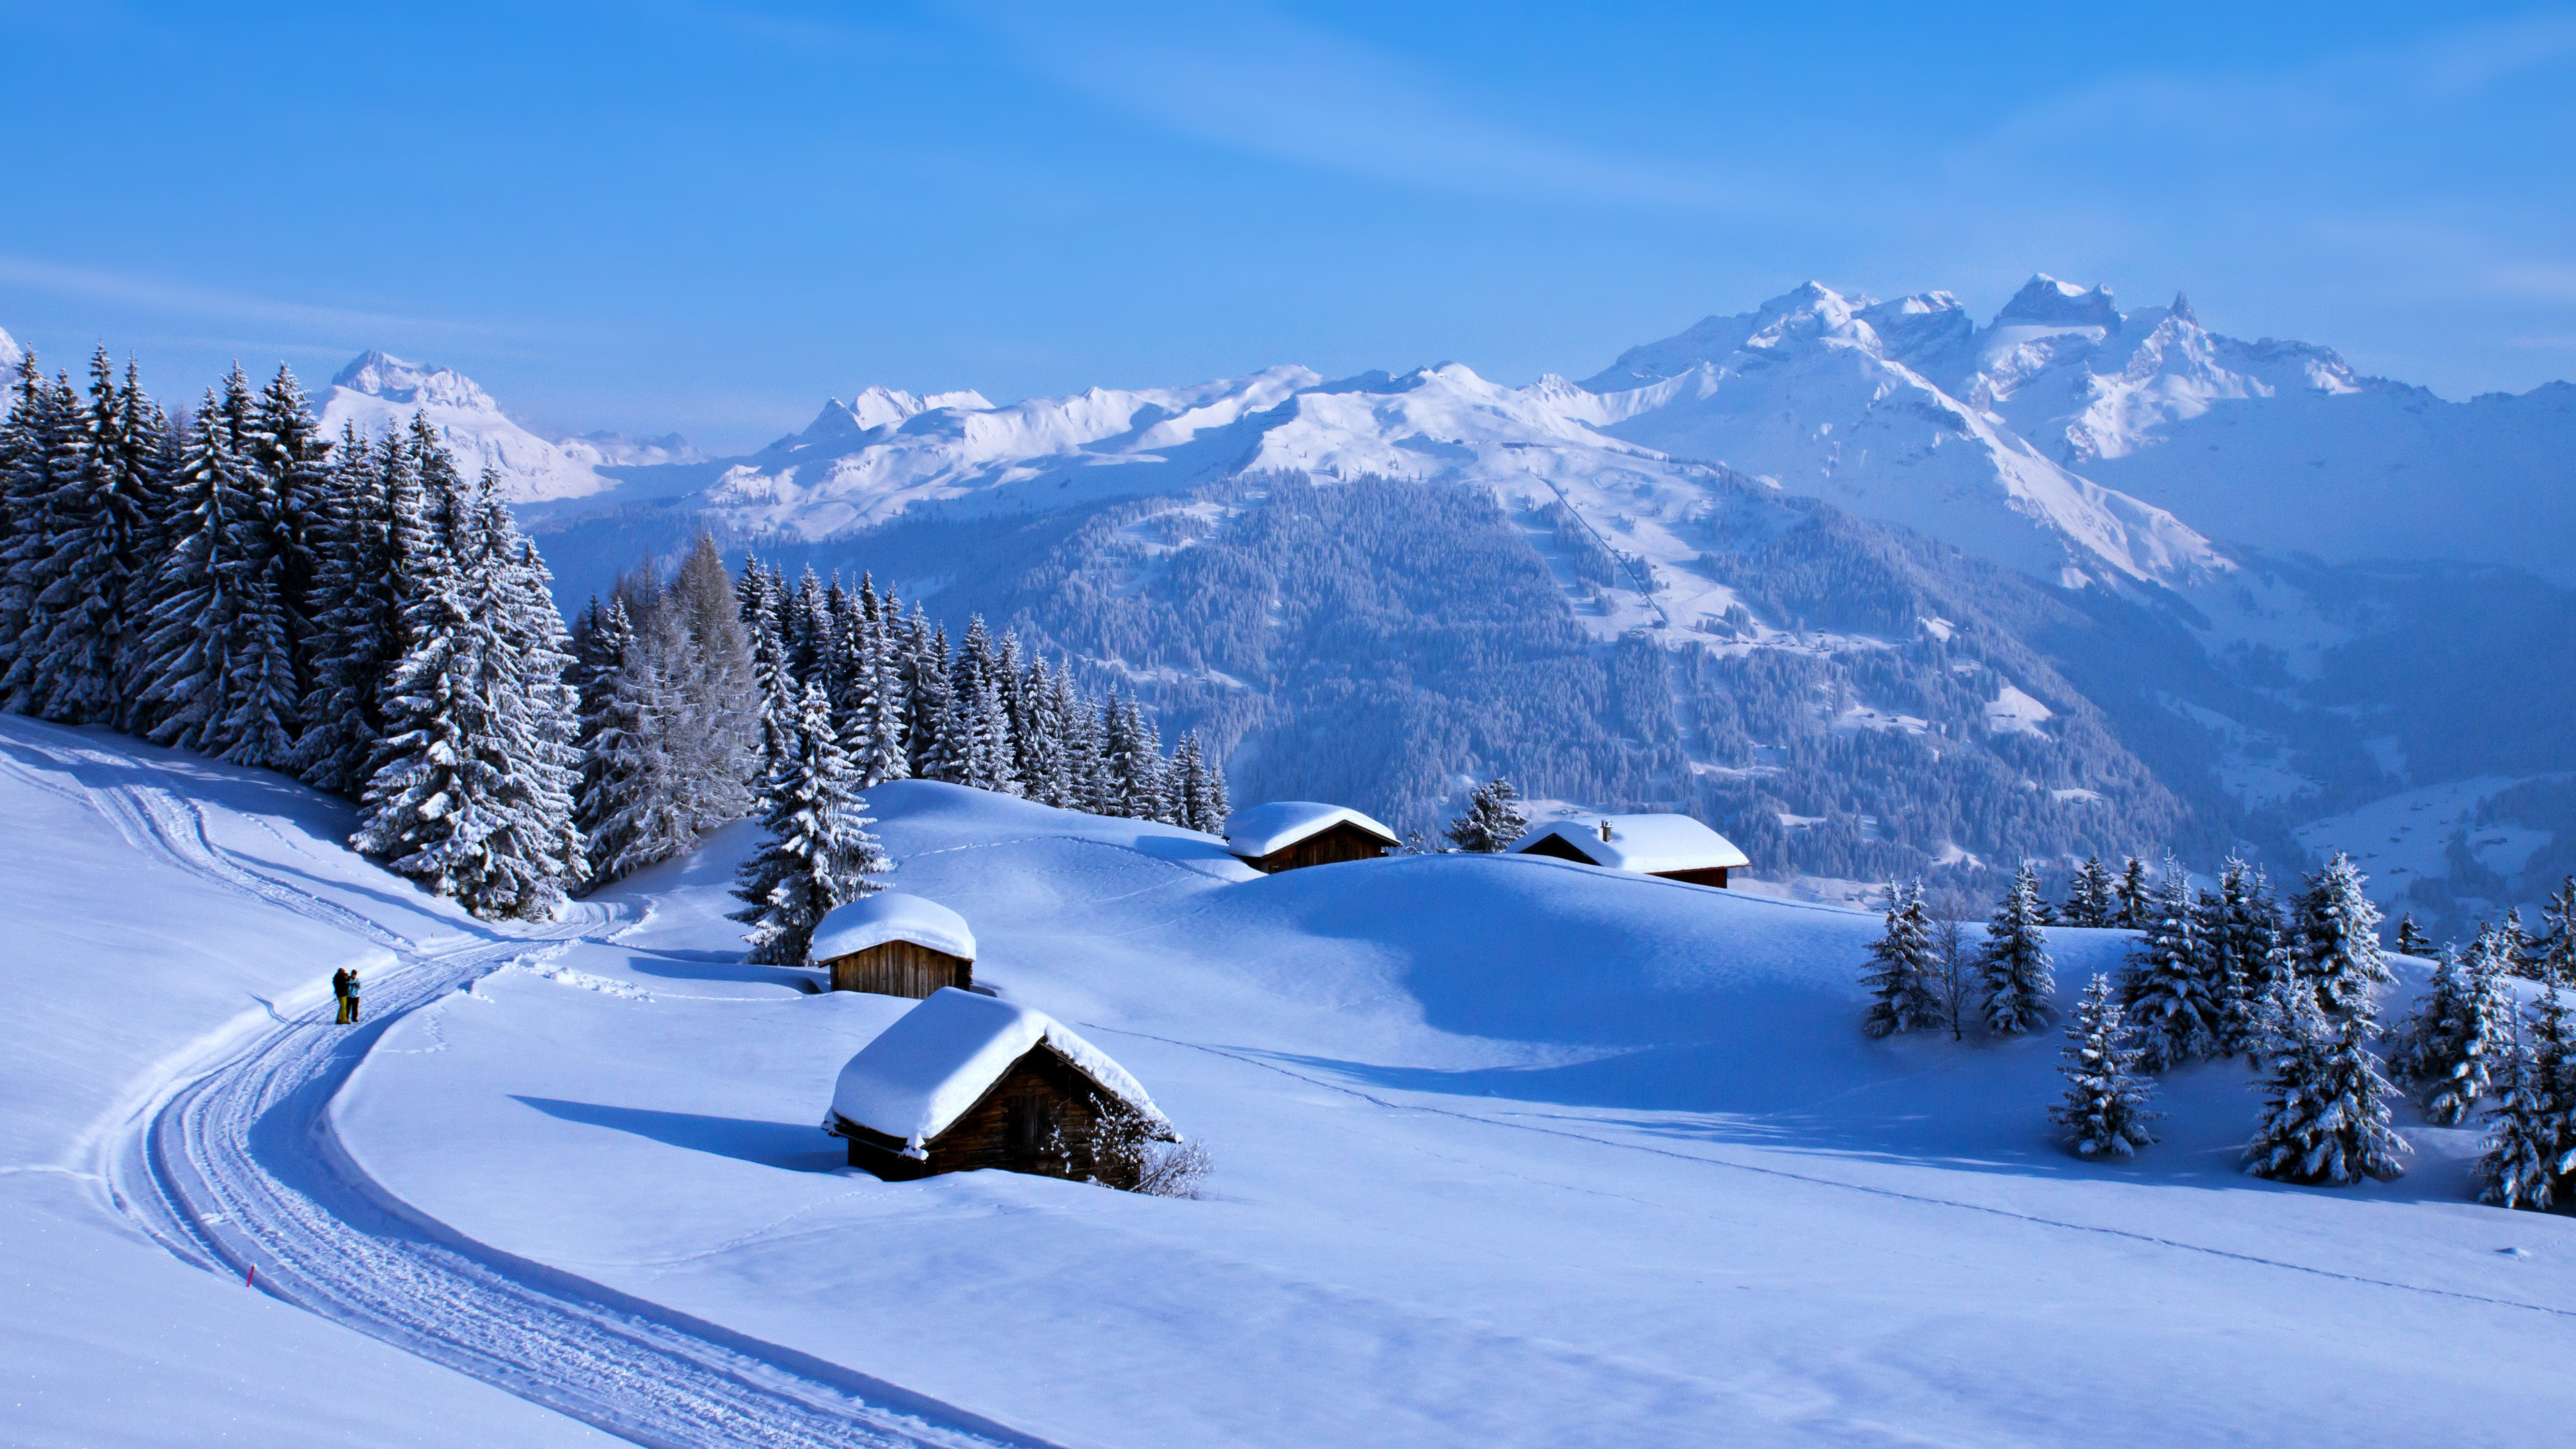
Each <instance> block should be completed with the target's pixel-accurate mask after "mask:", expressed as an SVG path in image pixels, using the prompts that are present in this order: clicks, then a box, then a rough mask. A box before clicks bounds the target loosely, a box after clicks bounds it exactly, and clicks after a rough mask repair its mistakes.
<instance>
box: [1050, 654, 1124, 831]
mask: <svg viewBox="0 0 2576 1449" xmlns="http://www.w3.org/2000/svg"><path fill="white" fill-rule="evenodd" d="M1055 691H1056V706H1055V707H1056V711H1057V712H1058V713H1059V714H1061V715H1063V716H1064V790H1065V800H1064V807H1065V808H1066V809H1068V810H1081V811H1086V812H1088V813H1090V814H1093V815H1109V814H1114V813H1116V812H1115V809H1114V807H1113V806H1112V805H1111V803H1110V799H1111V796H1112V794H1113V793H1114V792H1113V790H1112V788H1111V786H1110V784H1109V771H1108V767H1107V763H1106V758H1105V748H1106V742H1105V741H1104V740H1103V738H1102V736H1101V710H1100V707H1099V706H1098V705H1095V704H1094V703H1092V701H1091V699H1090V697H1089V696H1088V695H1086V694H1084V693H1083V692H1082V686H1081V685H1080V684H1078V683H1076V682H1075V680H1074V677H1073V661H1072V660H1070V659H1068V660H1066V661H1065V662H1064V665H1063V667H1062V668H1060V669H1058V670H1057V671H1056V675H1055Z"/></svg>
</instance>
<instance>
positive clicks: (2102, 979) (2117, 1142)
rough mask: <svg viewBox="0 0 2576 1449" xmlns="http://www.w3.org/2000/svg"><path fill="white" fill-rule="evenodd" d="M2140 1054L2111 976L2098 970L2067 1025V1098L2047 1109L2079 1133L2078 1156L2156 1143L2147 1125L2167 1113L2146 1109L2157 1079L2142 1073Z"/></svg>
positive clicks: (2126, 1152)
mask: <svg viewBox="0 0 2576 1449" xmlns="http://www.w3.org/2000/svg"><path fill="white" fill-rule="evenodd" d="M2138 1057H2139V1052H2138V1048H2137V1047H2136V1046H2135V1045H2134V1044H2133V1043H2132V1042H2131V1041H2130V1040H2129V1035H2128V1031H2127V1026H2126V1023H2125V1022H2124V1021H2123V1020H2122V1016H2121V1011H2120V1003H2119V1002H2117V1001H2115V1000H2113V999H2112V996H2111V981H2110V978H2109V977H2107V976H2104V975H2102V974H2101V973H2100V972H2095V973H2094V976H2093V984H2092V985H2090V986H2088V987H2086V988H2085V990H2084V999H2083V1001H2081V1002H2079V1003H2078V1004H2077V1005H2076V1008H2075V1020H2074V1022H2073V1023H2072V1024H2070V1025H2069V1026H2068V1027H2067V1029H2066V1050H2065V1052H2064V1053H2063V1054H2062V1060H2061V1061H2060V1062H2059V1064H2058V1068H2057V1070H2058V1071H2059V1072H2061V1073H2063V1074H2064V1075H2065V1077H2066V1099H2065V1100H2064V1101H2063V1102H2060V1103H2059V1104H2058V1105H2056V1106H2054V1107H2051V1108H2049V1110H2048V1118H2049V1120H2050V1121H2052V1122H2055V1123H2057V1124H2058V1125H2059V1126H2062V1127H2065V1128H2067V1129H2068V1130H2069V1131H2071V1132H2072V1133H2073V1134H2074V1147H2075V1151H2076V1154H2077V1155H2078V1156H2082V1157H2121V1158H2125V1157H2129V1156H2131V1155H2133V1154H2135V1153H2136V1152H2137V1150H2138V1149H2139V1148H2141V1147H2148V1146H2152V1145H2154V1143H2155V1140H2156V1135H2155V1133H2153V1132H2151V1131H2149V1130H2148V1128H2147V1124H2148V1123H2150V1122H2153V1121H2156V1120H2158V1119H2159V1118H2161V1117H2163V1116H2164V1115H2165V1114H2164V1113H2162V1112H2150V1111H2148V1110H2147V1107H2146V1104H2147V1103H2148V1102H2149V1101H2150V1100H2152V1099H2153V1098H2154V1096H2155V1083H2154V1082H2153V1081H2152V1080H2151V1079H2149V1078H2146V1077H2142V1076H2140V1075H2138Z"/></svg>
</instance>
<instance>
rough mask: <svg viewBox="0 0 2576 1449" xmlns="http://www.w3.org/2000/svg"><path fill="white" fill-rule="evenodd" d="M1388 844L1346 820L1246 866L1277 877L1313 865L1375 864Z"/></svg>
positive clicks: (1247, 862) (1385, 850) (1384, 852)
mask: <svg viewBox="0 0 2576 1449" xmlns="http://www.w3.org/2000/svg"><path fill="white" fill-rule="evenodd" d="M1387 849H1388V847H1387V843H1386V842H1385V841H1383V840H1380V839H1378V838H1377V837H1376V836H1374V835H1371V834H1369V833H1368V832H1367V831H1365V830H1362V829H1361V828H1359V827H1358V826H1356V825H1353V824H1352V823H1351V822H1349V821H1347V820H1343V821H1339V822H1337V823H1335V824H1334V826H1333V827H1332V828H1331V829H1329V830H1319V831H1316V832H1315V833H1314V834H1312V835H1309V836H1307V837H1306V838H1305V839H1303V840H1300V841H1298V842H1297V843H1296V844H1294V845H1291V846H1288V847H1286V848H1284V849H1280V850H1274V851H1272V852H1270V853H1269V854H1268V855H1265V856H1263V857H1261V858H1260V859H1259V860H1248V861H1245V862H1244V864H1246V865H1249V866H1251V867H1252V868H1253V869H1254V870H1258V871H1265V872H1268V873H1269V874H1272V875H1277V874H1278V873H1279V872H1281V871H1283V870H1302V869H1304V868H1305V867H1307V866H1310V865H1338V864H1340V863H1341V862H1343V861H1346V860H1375V859H1377V858H1378V857H1379V856H1382V855H1384V854H1386V852H1387Z"/></svg>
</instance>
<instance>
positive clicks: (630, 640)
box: [574, 597, 697, 885]
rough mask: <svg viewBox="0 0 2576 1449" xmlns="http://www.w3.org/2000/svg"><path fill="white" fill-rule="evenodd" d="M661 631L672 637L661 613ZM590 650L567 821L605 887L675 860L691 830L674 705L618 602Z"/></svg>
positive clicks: (607, 613)
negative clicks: (575, 793)
mask: <svg viewBox="0 0 2576 1449" xmlns="http://www.w3.org/2000/svg"><path fill="white" fill-rule="evenodd" d="M665 627H667V628H670V629H672V630H673V631H674V632H678V626H677V623H676V621H671V620H668V619H667V616H666V622H665ZM592 649H593V653H594V658H595V660H596V664H595V665H594V668H595V669H597V670H598V671H600V672H599V673H597V674H594V675H593V677H592V682H591V687H590V689H589V690H588V691H586V698H585V702H584V712H583V717H582V732H583V734H584V736H585V737H586V738H585V741H584V748H583V753H582V787H581V794H580V797H579V800H578V802H577V808H576V811H575V814H574V821H575V823H576V824H578V825H579V826H580V827H581V831H582V837H583V840H584V841H585V843H586V847H587V849H588V852H589V863H590V879H591V882H592V884H593V885H605V884H607V883H608V882H610V881H615V880H622V879H624V878H625V877H627V876H629V875H632V874H634V873H635V872H636V871H639V870H642V869H643V868H644V867H646V866H648V865H653V864H657V863H659V862H661V861H665V860H669V859H670V858H672V857H673V856H675V855H678V854H679V853H680V852H681V851H683V850H685V849H687V848H688V846H689V844H690V843H691V842H692V841H694V840H695V839H696V838H697V831H696V828H695V822H694V821H693V820H692V819H691V817H690V813H689V811H688V810H687V809H686V808H685V806H684V803H683V801H684V792H683V791H682V790H681V788H680V786H679V783H678V782H677V781H676V780H675V779H673V769H672V764H671V756H670V749H669V740H670V731H669V730H668V728H667V727H666V726H665V724H664V716H667V715H668V714H669V713H670V712H671V711H672V710H673V709H674V708H675V707H676V706H677V703H678V701H677V698H676V695H675V694H674V692H673V691H672V690H671V689H670V688H669V687H668V686H667V685H666V684H665V683H664V682H663V680H662V677H661V673H660V671H659V670H657V669H656V668H655V667H654V663H653V659H652V655H651V653H650V651H648V650H647V649H645V648H644V647H643V644H642V638H641V636H640V635H638V634H637V633H636V631H635V624H634V620H633V618H632V616H631V615H629V613H628V612H627V608H626V600H625V599H624V598H623V597H617V598H612V599H611V600H610V601H609V603H608V606H607V609H606V611H605V613H604V615H603V616H602V618H601V621H600V624H599V627H598V629H597V630H596V631H595V634H594V638H593V641H592Z"/></svg>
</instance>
